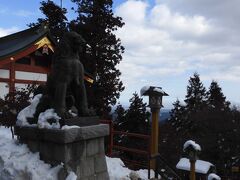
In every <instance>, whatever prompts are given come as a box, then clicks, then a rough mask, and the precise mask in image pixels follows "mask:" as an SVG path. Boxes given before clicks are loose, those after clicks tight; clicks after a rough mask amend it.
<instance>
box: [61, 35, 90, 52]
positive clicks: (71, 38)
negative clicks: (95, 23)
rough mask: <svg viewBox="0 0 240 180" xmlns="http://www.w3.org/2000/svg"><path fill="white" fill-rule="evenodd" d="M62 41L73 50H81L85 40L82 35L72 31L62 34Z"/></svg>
mask: <svg viewBox="0 0 240 180" xmlns="http://www.w3.org/2000/svg"><path fill="white" fill-rule="evenodd" d="M63 41H64V42H65V43H67V44H68V45H69V46H70V48H71V49H72V50H74V51H79V50H80V51H81V50H82V47H83V46H85V45H86V41H85V40H84V39H83V37H82V36H81V35H80V34H78V33H76V32H74V31H71V32H67V33H65V34H64V36H63Z"/></svg>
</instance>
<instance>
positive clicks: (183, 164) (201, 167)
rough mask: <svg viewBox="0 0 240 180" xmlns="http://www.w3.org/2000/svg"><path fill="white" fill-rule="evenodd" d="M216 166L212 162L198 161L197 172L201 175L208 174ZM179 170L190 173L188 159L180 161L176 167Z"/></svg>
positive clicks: (196, 164)
mask: <svg viewBox="0 0 240 180" xmlns="http://www.w3.org/2000/svg"><path fill="white" fill-rule="evenodd" d="M213 166H214V165H213V164H212V163H210V162H207V161H203V160H196V163H195V171H196V172H197V173H201V174H207V172H208V171H209V169H210V168H211V167H213ZM176 168H177V169H181V170H185V171H190V162H189V159H188V158H181V159H180V161H179V162H178V163H177V165H176Z"/></svg>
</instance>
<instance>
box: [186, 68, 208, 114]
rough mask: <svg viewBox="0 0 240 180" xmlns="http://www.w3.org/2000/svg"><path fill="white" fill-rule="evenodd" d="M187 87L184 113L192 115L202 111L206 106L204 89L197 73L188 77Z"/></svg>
mask: <svg viewBox="0 0 240 180" xmlns="http://www.w3.org/2000/svg"><path fill="white" fill-rule="evenodd" d="M188 83H189V85H188V86H187V95H186V99H185V100H184V101H185V103H186V111H188V112H189V113H194V112H197V111H200V110H202V109H203V107H204V106H205V105H206V89H205V87H204V86H203V84H202V82H201V81H200V77H199V74H198V73H194V75H193V77H190V79H189V81H188Z"/></svg>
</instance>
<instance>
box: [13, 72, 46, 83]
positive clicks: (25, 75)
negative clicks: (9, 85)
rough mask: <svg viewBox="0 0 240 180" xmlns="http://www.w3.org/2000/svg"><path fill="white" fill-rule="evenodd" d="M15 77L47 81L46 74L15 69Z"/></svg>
mask: <svg viewBox="0 0 240 180" xmlns="http://www.w3.org/2000/svg"><path fill="white" fill-rule="evenodd" d="M16 79H23V80H32V81H47V74H42V73H30V72H23V71H16Z"/></svg>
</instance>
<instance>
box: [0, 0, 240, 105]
mask: <svg viewBox="0 0 240 180" xmlns="http://www.w3.org/2000/svg"><path fill="white" fill-rule="evenodd" d="M39 2H40V0H32V1H29V0H25V1H19V0H9V1H6V0H2V1H1V4H0V36H4V35H6V34H9V33H12V32H16V31H19V30H23V29H25V28H27V26H26V24H29V23H31V22H35V21H36V19H37V18H38V17H40V16H42V15H41V13H40V11H39ZM54 2H56V3H58V4H60V0H55V1H54ZM72 5H73V4H72V3H71V2H70V0H63V6H64V7H67V8H69V7H72ZM239 5H240V1H238V0H231V1H219V0H212V1H209V0H201V1H199V0H178V1H176V0H167V1H166V0H151V1H147V0H118V1H114V12H115V13H116V14H117V15H119V16H121V17H123V20H124V22H125V23H126V25H125V26H124V27H123V28H122V29H120V30H119V31H118V32H117V33H116V34H117V36H118V37H120V38H121V39H122V44H123V45H124V46H125V48H126V52H125V54H124V55H123V61H122V63H121V64H120V66H119V68H120V70H121V71H122V80H123V82H124V85H125V86H126V89H125V91H124V92H123V93H122V96H121V99H120V101H121V103H123V104H126V105H127V104H128V100H129V99H130V97H131V96H132V93H134V92H135V91H137V92H139V91H140V89H141V87H143V86H146V85H153V86H161V87H162V88H163V90H165V91H166V92H167V93H168V94H169V95H170V96H169V97H165V98H164V100H163V104H164V105H165V107H171V104H172V103H173V102H174V101H175V100H176V98H179V99H180V100H183V99H184V97H185V94H186V86H187V84H188V79H189V77H190V76H191V75H192V74H193V73H194V72H196V71H197V72H198V73H199V74H200V77H201V79H202V81H203V83H204V85H205V87H206V88H208V87H209V85H210V82H211V80H213V79H214V80H217V81H218V83H219V84H220V86H221V87H222V89H223V93H224V94H225V95H226V97H227V99H228V100H230V101H231V102H232V103H233V104H239V103H240V94H239V93H238V91H239V89H240V85H239V84H240V60H239V57H240V55H239V54H240V53H239V52H240V50H239V48H240V37H239V32H240V25H239V19H240V11H239V10H238V7H239ZM69 12H70V13H69V15H68V17H69V19H72V17H73V12H72V11H71V10H70V9H69ZM145 100H146V101H147V98H145Z"/></svg>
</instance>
